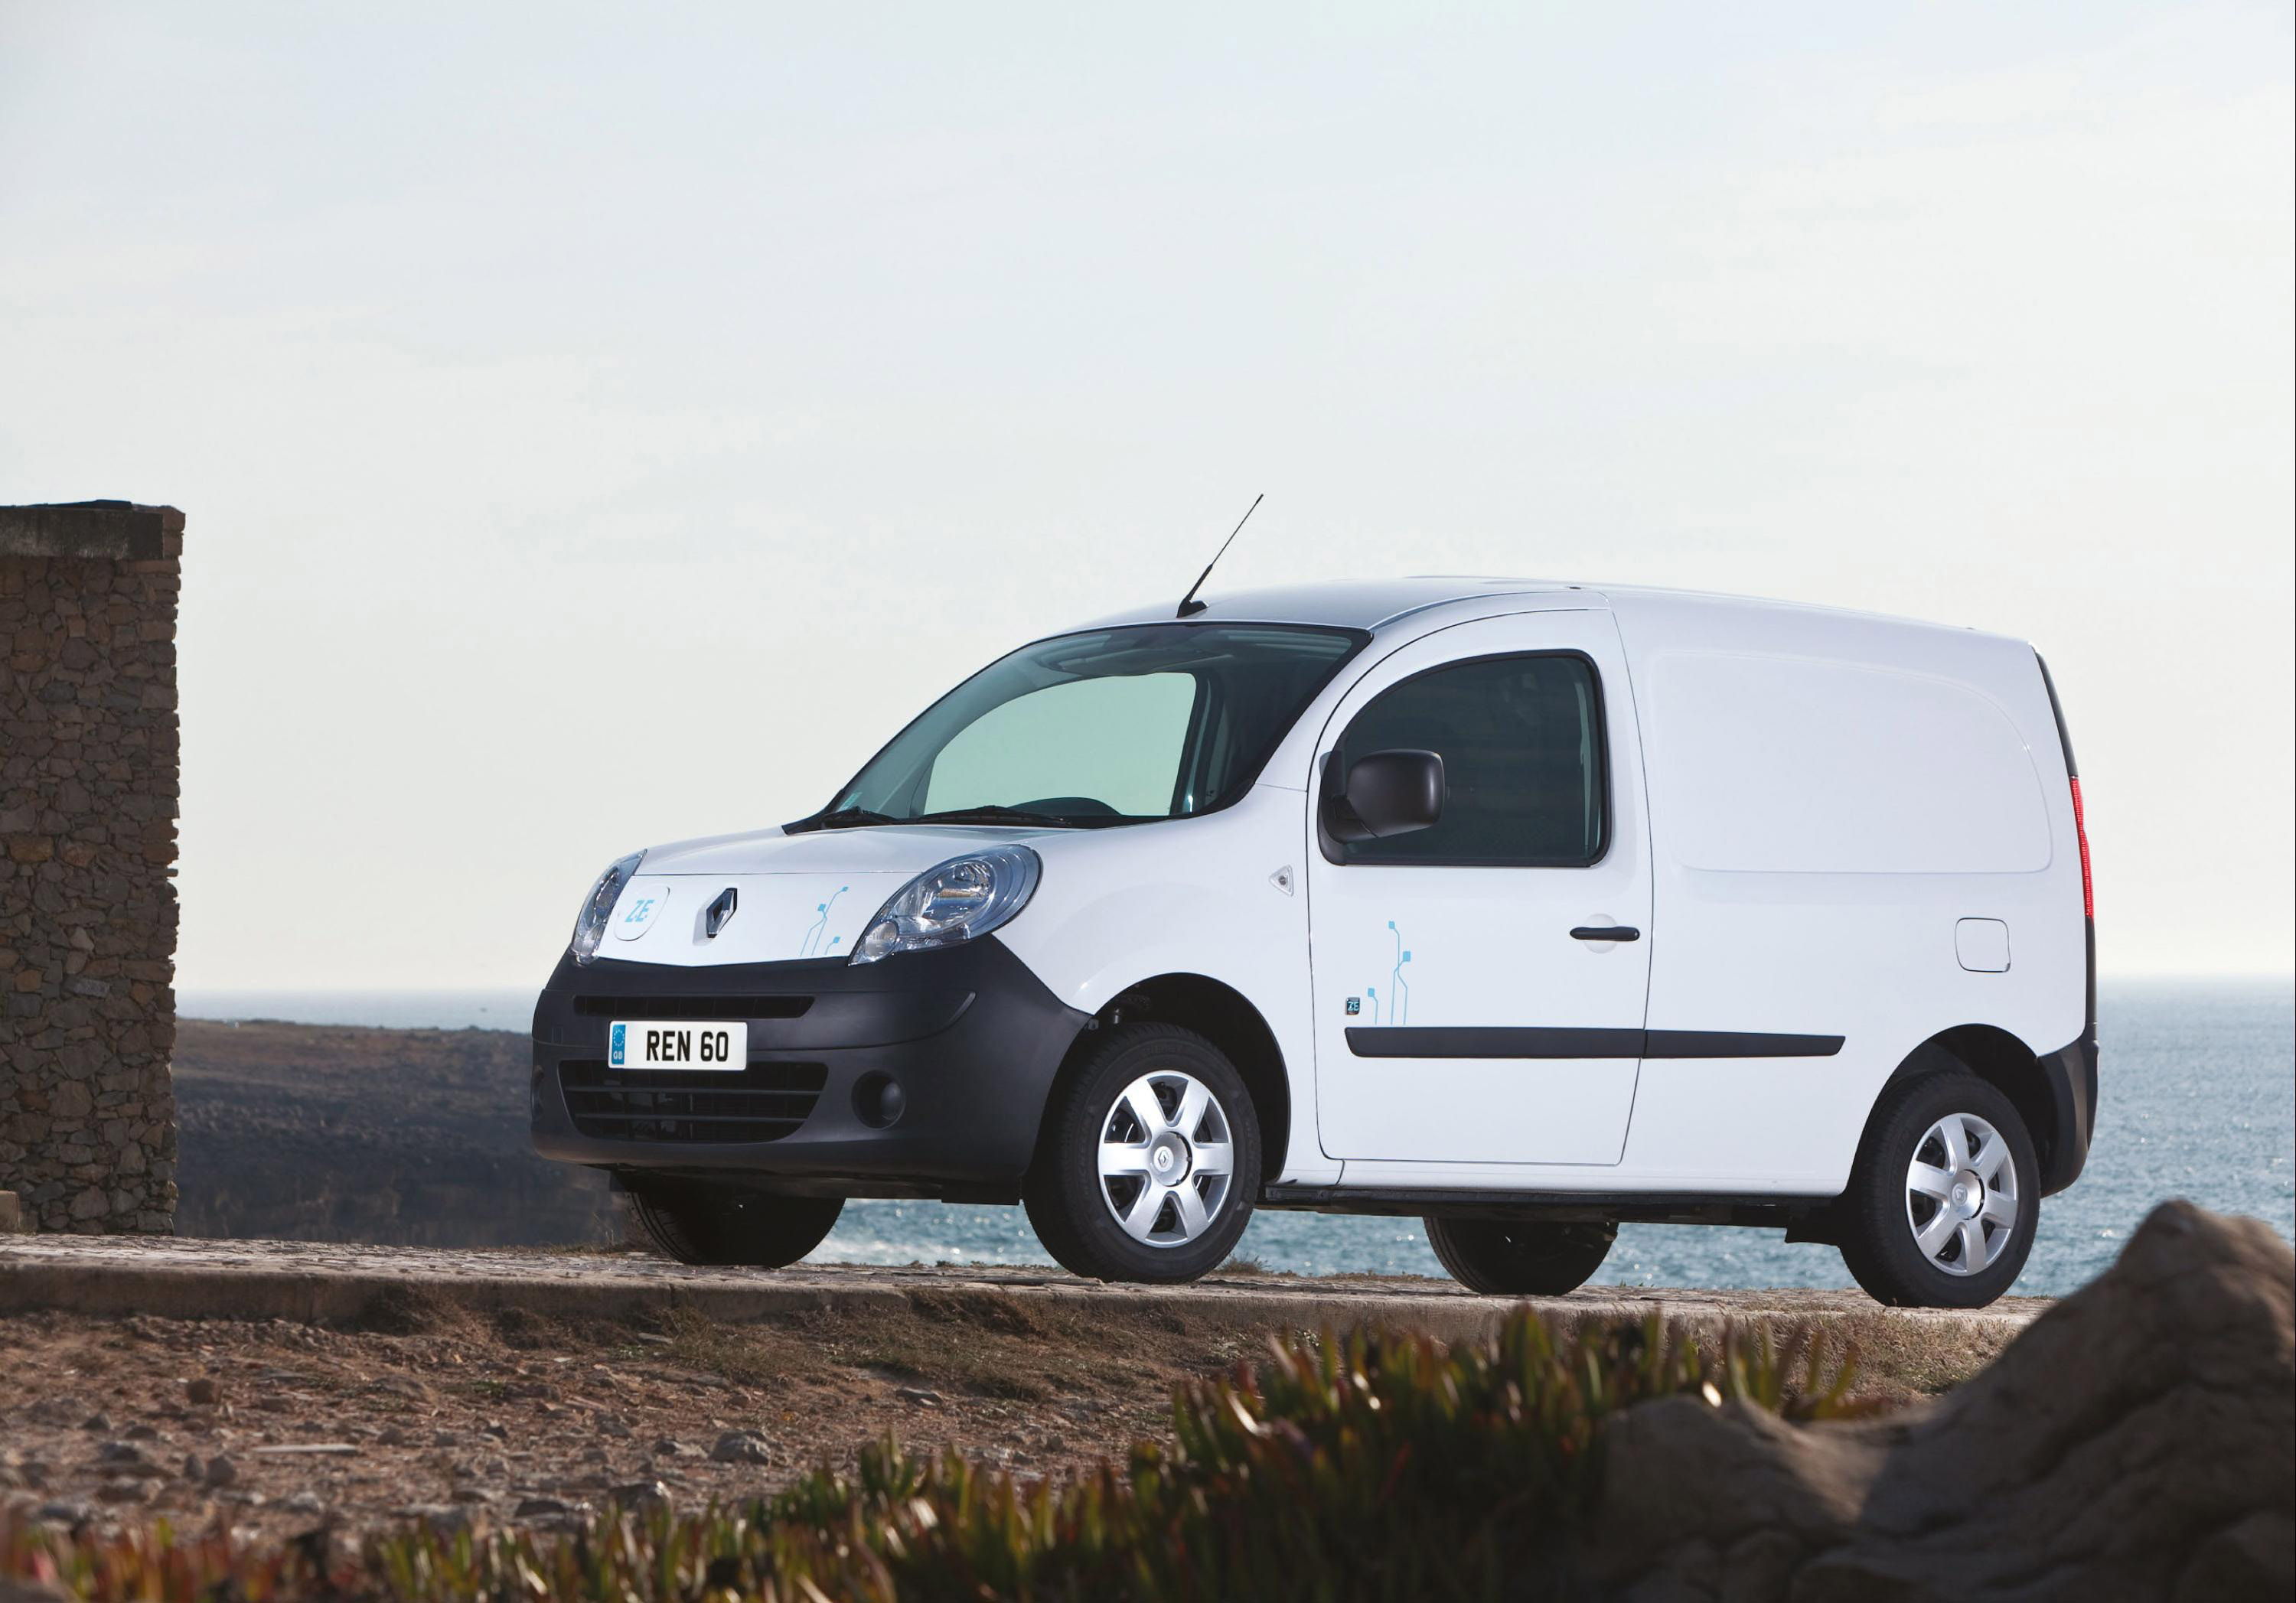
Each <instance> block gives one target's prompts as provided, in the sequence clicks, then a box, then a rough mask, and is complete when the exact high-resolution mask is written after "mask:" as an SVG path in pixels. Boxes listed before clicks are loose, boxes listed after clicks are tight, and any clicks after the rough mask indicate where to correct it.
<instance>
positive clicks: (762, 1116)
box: [558, 1060, 829, 1141]
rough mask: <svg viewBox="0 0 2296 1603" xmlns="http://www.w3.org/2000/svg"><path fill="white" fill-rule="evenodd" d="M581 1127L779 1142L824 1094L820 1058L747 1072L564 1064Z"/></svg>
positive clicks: (601, 1135) (644, 1136) (610, 1135)
mask: <svg viewBox="0 0 2296 1603" xmlns="http://www.w3.org/2000/svg"><path fill="white" fill-rule="evenodd" d="M558 1077H559V1083H560V1084H562V1085H563V1086H564V1087H565V1088H566V1108H567V1111H568V1112H570V1113H571V1114H572V1115H573V1116H574V1128H575V1129H576V1130H578V1131H579V1132H580V1133H582V1134H584V1135H587V1136H594V1137H596V1138H598V1139H600V1140H603V1141H779V1140H781V1139H782V1137H783V1136H785V1135H789V1134H791V1133H794V1132H795V1131H796V1130H797V1127H798V1126H799V1125H802V1124H804V1123H805V1121H806V1118H807V1116H808V1115H809V1114H811V1113H812V1112H813V1105H814V1104H815V1103H816V1102H817V1101H819V1100H821V1088H822V1086H823V1085H824V1084H826V1083H827V1082H828V1079H829V1069H828V1067H826V1066H825V1065H824V1064H819V1063H752V1064H750V1066H749V1067H747V1068H745V1069H743V1070H742V1072H741V1073H740V1074H730V1073H726V1072H724V1071H722V1070H721V1071H715V1072H713V1071H711V1070H709V1069H661V1068H630V1069H623V1068H610V1067H607V1066H606V1065H605V1064H603V1063H601V1062H597V1061H595V1060H593V1061H590V1062H578V1063H562V1064H560V1065H559V1066H558Z"/></svg>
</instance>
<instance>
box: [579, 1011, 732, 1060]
mask: <svg viewBox="0 0 2296 1603" xmlns="http://www.w3.org/2000/svg"><path fill="white" fill-rule="evenodd" d="M606 1065H607V1067H610V1068H724V1069H733V1070H735V1071H737V1072H738V1071H739V1070H741V1069H744V1068H747V1067H749V1065H750V1026H748V1025H746V1024H719V1023H716V1022H714V1021H713V1022H709V1023H702V1022H700V1021H695V1022H693V1023H682V1022H680V1021H679V1020H677V1019H675V1018H666V1019H663V1018H658V1019H647V1020H644V1021H643V1022H636V1023H629V1024H622V1023H617V1024H615V1025H614V1026H613V1027H612V1029H611V1031H610V1032H609V1033H608V1035H607V1036H606Z"/></svg>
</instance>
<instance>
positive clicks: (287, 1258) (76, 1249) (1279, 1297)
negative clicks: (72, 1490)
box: [0, 1236, 2048, 1345]
mask: <svg viewBox="0 0 2296 1603" xmlns="http://www.w3.org/2000/svg"><path fill="white" fill-rule="evenodd" d="M952 1294H955V1295H972V1296H999V1297H1011V1298H1013V1299H1016V1300H1020V1301H1023V1302H1029V1301H1037V1300H1039V1299H1042V1300H1045V1301H1050V1302H1056V1303H1062V1304H1068V1305H1070V1307H1087V1308H1105V1309H1107V1310H1109V1311H1111V1313H1114V1312H1117V1311H1119V1310H1121V1311H1127V1312H1139V1311H1143V1310H1152V1309H1182V1308H1184V1309H1185V1310H1187V1311H1188V1312H1190V1313H1196V1314H1200V1315H1208V1316H1211V1317H1214V1318H1221V1319H1228V1320H1233V1321H1234V1322H1235V1323H1236V1324H1237V1325H1239V1326H1267V1325H1278V1326H1283V1327H1287V1328H1290V1329H1323V1328H1324V1327H1330V1328H1332V1329H1341V1330H1346V1329H1357V1328H1359V1327H1362V1326H1366V1325H1390V1326H1397V1327H1401V1328H1406V1329H1416V1330H1423V1331H1425V1332H1426V1333H1428V1334H1429V1335H1431V1336H1434V1337H1439V1338H1441V1339H1445V1340H1459V1339H1463V1338H1470V1337H1479V1336H1481V1335H1484V1334H1487V1333H1488V1332H1489V1331H1490V1330H1492V1329H1495V1328H1496V1326H1497V1323H1498V1321H1500V1320H1501V1318H1503V1317H1504V1316H1505V1313H1507V1311H1508V1310H1509V1309H1510V1308H1512V1307H1513V1306H1514V1304H1512V1303H1510V1302H1508V1301H1506V1300H1505V1299H1502V1298H1497V1297H1483V1296H1474V1295H1473V1294H1472V1293H1469V1292H1466V1291H1463V1290H1461V1289H1460V1288H1457V1287H1456V1286H1454V1285H1451V1284H1449V1283H1448V1282H1446V1281H1439V1280H1402V1279H1397V1280H1382V1279H1375V1278H1370V1277H1364V1278H1350V1277H1333V1278H1331V1279H1316V1280H1291V1279H1283V1278H1279V1277H1259V1276H1251V1277H1234V1278H1229V1277H1214V1278H1212V1279H1210V1280H1204V1281H1201V1282H1199V1283H1198V1284H1196V1285H1193V1286H1183V1287H1153V1288H1149V1287H1137V1286H1108V1285H1103V1284H1100V1283H1098V1282H1096V1281H1091V1280H1078V1279H1076V1278H1075V1277H1073V1276H1070V1275H1067V1274H1064V1273H1062V1272H1059V1271H1057V1270H1050V1271H1041V1270H1032V1269H1025V1268H1002V1267H981V1268H953V1269H952V1268H942V1269H933V1268H923V1267H915V1268H906V1269H888V1268H874V1267H865V1266H860V1265H838V1264H826V1265H824V1264H802V1265H799V1267H797V1268H795V1269H788V1270H782V1271H778V1272H769V1271H747V1270H715V1269H693V1268H688V1267H686V1266H685V1265H682V1264H672V1263H669V1262H668V1261H666V1260H664V1259H660V1258H656V1257H652V1256H650V1255H642V1254H635V1253H630V1254H618V1253H597V1254H578V1253H556V1252H515V1251H501V1250H494V1251H480V1250H463V1249H454V1250H435V1251H434V1250H425V1249H422V1248H415V1247H358V1246H346V1245H338V1244H333V1243H317V1242H281V1241H191V1240H184V1239H145V1240H137V1239H129V1238H119V1237H111V1238H103V1237H94V1238H91V1237H64V1236H43V1237H37V1238H22V1237H19V1238H12V1239H7V1240H5V1241H0V1314H4V1313H10V1312H16V1311H29V1310H32V1309H56V1310H61V1311H65V1312H70V1313H86V1314H100V1315H127V1314H152V1315H158V1316H161V1317H168V1318H177V1319H201V1318H207V1319H283V1320H291V1321H300V1322H307V1323H320V1324H332V1323H354V1322H357V1321H362V1320H365V1319H366V1318H369V1317H370V1316H372V1315H374V1314H376V1313H386V1312H388V1311H389V1309H390V1308H391V1307H392V1306H393V1304H395V1303H400V1302H403V1301H404V1299H406V1298H407V1297H408V1296H416V1297H423V1298H436V1299H439V1300H441V1301H445V1302H448V1303H452V1304H458V1305H460V1306H463V1307H467V1308H471V1309H473V1310H478V1311H481V1312H496V1311H500V1310H503V1309H508V1308H517V1309H520V1310H522V1311H524V1312H527V1313H536V1314H545V1315H551V1316H555V1317H561V1318H568V1317H573V1318H589V1319H627V1318H631V1317H633V1316H636V1315H641V1314H651V1313H660V1312H662V1311H664V1310H666V1309H669V1308H673V1307H685V1308H691V1309H693V1310H695V1311H696V1312H699V1313H704V1314H706V1315H708V1316H709V1317H710V1318H712V1319H716V1320H719V1321H728V1322H746V1321H757V1320H770V1319H774V1318H775V1317H777V1316H783V1315H787V1314H791V1313H798V1312H801V1311H804V1310H808V1309H821V1308H841V1309H845V1310H865V1309H867V1308H871V1307H879V1308H883V1309H885V1310H887V1311H889V1312H894V1311H898V1310H899V1309H901V1308H902V1307H903V1306H904V1305H905V1304H909V1303H911V1302H912V1301H913V1300H918V1299H932V1298H945V1297H947V1296H950V1295H952ZM1535 1305H1536V1306H1538V1308H1539V1309H1540V1311H1541V1312H1542V1313H1546V1314H1547V1315H1548V1316H1549V1317H1550V1318H1552V1319H1553V1320H1554V1321H1556V1322H1557V1323H1558V1324H1560V1325H1562V1326H1565V1327H1568V1326H1572V1325H1577V1324H1581V1323H1586V1322H1589V1321H1595V1322H1605V1323H1607V1322H1611V1321H1622V1320H1625V1321H1641V1320H1644V1319H1645V1318H1647V1317H1648V1316H1649V1315H1650V1314H1651V1313H1653V1312H1655V1313H1659V1314H1661V1316H1662V1317H1664V1318H1665V1319H1666V1320H1667V1321H1669V1323H1670V1324H1672V1325H1674V1326H1675V1327H1677V1329H1683V1330H1685V1332H1688V1333H1691V1334H1695V1335H1700V1336H1702V1337H1709V1338H1712V1337H1719V1335H1720V1334H1721V1332H1722V1331H1723V1329H1725V1328H1726V1327H1727V1326H1729V1325H1732V1324H1745V1323H1751V1322H1764V1323H1771V1324H1779V1325H1788V1326H1816V1327H1821V1328H1828V1329H1840V1330H1841V1333H1842V1334H1843V1335H1844V1336H1845V1337H1849V1338H1850V1339H1854V1340H1865V1339H1869V1338H1871V1337H1882V1338H1884V1339H1886V1340H1889V1341H1890V1342H1892V1343H1905V1342H1913V1343H1919V1344H1924V1345H1926V1344H1933V1343H1942V1344H1944V1345H1955V1344H1956V1342H1957V1341H1959V1340H1963V1339H1967V1338H1974V1337H1983V1338H1985V1339H1986V1340H1987V1341H1988V1342H1989V1343H1997V1342H2000V1341H2004V1340H2006V1339H2007V1338H2008V1337H2011V1336H2013V1335H2014V1334H2015V1333H2016V1332H2017V1331H2018V1330H2021V1329H2023V1328H2024V1326H2025V1325H2026V1324H2027V1323H2029V1322H2030V1321H2031V1320H2032V1319H2033V1318H2034V1317H2035V1316H2036V1315H2037V1314H2038V1313H2040V1311H2041V1310H2042V1309H2044V1308H2046V1306H2048V1304H2047V1302H2046V1299H2042V1298H2037V1297H2018V1298H2011V1299H2006V1300H2005V1301H2003V1302H2001V1303H1998V1304H1995V1305H1994V1306H1993V1307H1991V1308H1989V1309H1985V1310H1982V1311H1980V1312H1977V1313H1951V1312H1944V1311H1938V1310H1930V1309H1899V1308H1883V1307H1880V1306H1878V1305H1877V1304H1874V1302H1872V1301H1871V1300H1870V1299H1868V1298H1866V1296H1864V1295H1863V1294H1861V1293H1857V1292H1854V1291H1853V1292H1834V1291H1759V1292H1753V1291H1678V1290H1643V1289H1638V1288H1603V1287H1588V1288H1586V1289H1584V1290H1582V1291H1579V1292H1577V1293H1575V1294H1573V1295H1572V1296H1568V1297H1561V1298H1554V1299H1545V1300H1539V1301H1538V1302H1537V1303H1536V1304H1535Z"/></svg>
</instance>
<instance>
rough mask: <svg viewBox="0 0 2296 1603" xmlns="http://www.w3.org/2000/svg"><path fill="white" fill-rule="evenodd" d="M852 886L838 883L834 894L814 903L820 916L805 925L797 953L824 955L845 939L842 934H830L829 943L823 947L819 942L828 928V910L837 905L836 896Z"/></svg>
mask: <svg viewBox="0 0 2296 1603" xmlns="http://www.w3.org/2000/svg"><path fill="white" fill-rule="evenodd" d="M852 888H853V887H851V886H849V885H840V886H839V887H837V893H836V896H831V897H830V898H829V900H828V901H826V902H817V903H816V904H814V909H813V911H814V912H816V913H817V914H818V915H820V916H818V917H817V918H816V919H815V920H813V922H812V923H810V924H808V925H807V926H806V930H805V939H803V940H801V941H799V943H798V946H797V954H798V955H799V957H824V956H826V955H827V954H828V953H832V952H834V951H836V950H837V948H838V945H839V943H840V942H842V941H843V940H844V939H845V937H844V936H841V935H840V936H832V937H831V939H830V942H829V945H827V946H825V947H824V946H823V945H822V944H821V937H822V934H823V932H824V931H825V930H826V929H828V928H829V910H830V909H831V908H832V907H834V906H836V905H837V897H838V896H843V895H844V894H845V893H846V892H847V891H849V890H851V889H852Z"/></svg>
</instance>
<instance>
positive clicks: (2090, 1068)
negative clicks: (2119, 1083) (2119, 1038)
mask: <svg viewBox="0 0 2296 1603" xmlns="http://www.w3.org/2000/svg"><path fill="white" fill-rule="evenodd" d="M2040 1061H2041V1075H2042V1077H2043V1078H2044V1079H2046V1081H2047V1082H2048V1086H2049V1103H2050V1107H2051V1108H2052V1110H2053V1112H2054V1118H2053V1120H2052V1121H2051V1124H2052V1126H2053V1127H2052V1128H2050V1129H2048V1130H2046V1131H2044V1130H2036V1131H2034V1132H2033V1139H2034V1140H2035V1141H2037V1142H2041V1141H2046V1151H2047V1154H2048V1155H2047V1156H2046V1157H2044V1158H2043V1159H2042V1160H2041V1194H2042V1195H2043V1196H2045V1197H2054V1195H2056V1193H2058V1192H2059V1191H2062V1190H2064V1189H2065V1188H2066V1187H2067V1186H2069V1185H2071V1184H2072V1182H2074V1181H2076V1180H2079V1178H2080V1172H2081V1169H2082V1167H2083V1166H2084V1165H2086V1164H2087V1162H2088V1144H2089V1142H2090V1141H2092V1140H2093V1139H2095V1135H2096V1026H2095V1025H2094V1024H2092V1025H2091V1026H2089V1029H2088V1033H2087V1035H2083V1036H2082V1037H2081V1038H2080V1039H2079V1040H2078V1041H2076V1042H2074V1043H2072V1044H2071V1046H2067V1047H2062V1048H2060V1049H2058V1050H2057V1051H2054V1052H2050V1053H2047V1054H2046V1055H2045V1056H2044V1057H2043V1058H2042V1059H2041V1060H2040Z"/></svg>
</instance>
